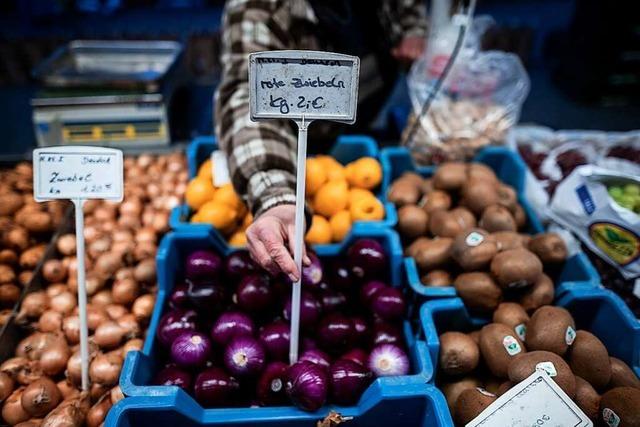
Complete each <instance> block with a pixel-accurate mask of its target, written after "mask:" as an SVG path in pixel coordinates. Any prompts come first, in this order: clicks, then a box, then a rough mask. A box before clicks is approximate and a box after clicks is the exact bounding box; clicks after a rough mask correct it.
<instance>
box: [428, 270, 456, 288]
mask: <svg viewBox="0 0 640 427" xmlns="http://www.w3.org/2000/svg"><path fill="white" fill-rule="evenodd" d="M420 282H421V283H422V284H423V285H424V286H428V287H442V286H451V285H452V284H453V279H452V277H451V275H450V274H449V272H448V271H447V270H431V271H430V272H428V273H427V274H424V275H422V277H421V278H420Z"/></svg>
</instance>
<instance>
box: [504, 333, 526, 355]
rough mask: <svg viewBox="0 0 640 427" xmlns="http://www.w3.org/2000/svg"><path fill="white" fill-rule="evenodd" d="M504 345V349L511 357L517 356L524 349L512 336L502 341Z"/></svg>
mask: <svg viewBox="0 0 640 427" xmlns="http://www.w3.org/2000/svg"><path fill="white" fill-rule="evenodd" d="M502 345H503V346H504V349H505V350H507V353H509V356H515V355H516V354H518V353H520V352H521V351H522V347H520V344H519V343H518V340H516V339H515V338H514V337H512V336H511V335H507V336H506V337H504V338H503V339H502Z"/></svg>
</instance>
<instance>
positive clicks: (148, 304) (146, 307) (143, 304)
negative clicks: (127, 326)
mask: <svg viewBox="0 0 640 427" xmlns="http://www.w3.org/2000/svg"><path fill="white" fill-rule="evenodd" d="M155 303H156V297H155V295H152V294H146V295H142V296H139V297H138V298H136V300H135V301H134V302H133V306H132V307H131V313H133V315H134V316H135V317H136V320H137V321H138V322H141V323H146V322H148V321H149V318H151V315H152V314H153V307H154V306H155Z"/></svg>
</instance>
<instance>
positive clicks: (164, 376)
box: [153, 366, 191, 393]
mask: <svg viewBox="0 0 640 427" xmlns="http://www.w3.org/2000/svg"><path fill="white" fill-rule="evenodd" d="M153 383H154V384H156V385H175V386H178V387H180V388H181V389H183V390H184V391H186V392H187V393H188V392H189V390H191V374H190V373H189V372H187V371H183V370H182V369H180V368H178V367H176V366H167V367H165V368H162V369H161V370H160V372H158V373H157V374H156V376H155V378H154V380H153Z"/></svg>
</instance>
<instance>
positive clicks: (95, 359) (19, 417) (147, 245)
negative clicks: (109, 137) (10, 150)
mask: <svg viewBox="0 0 640 427" xmlns="http://www.w3.org/2000/svg"><path fill="white" fill-rule="evenodd" d="M124 164H125V198H124V201H123V202H122V203H119V204H118V203H112V202H105V201H88V202H87V203H86V204H85V244H86V249H87V250H86V257H85V260H86V261H85V265H86V271H87V275H86V276H87V277H86V288H87V296H88V304H87V323H88V329H89V341H90V351H89V352H90V364H89V377H90V381H91V387H90V390H89V391H88V392H87V393H81V392H80V389H79V388H80V382H81V363H80V349H79V342H80V327H79V318H78V307H77V297H76V294H77V279H76V277H77V262H76V241H75V236H74V235H73V234H62V235H60V236H58V238H57V240H56V241H55V242H54V245H55V251H54V256H53V257H52V258H50V259H48V260H46V261H45V262H44V263H43V264H42V270H41V274H42V277H43V279H44V282H45V283H46V285H47V286H46V288H44V289H42V290H36V291H32V292H30V293H28V294H26V295H25V296H24V299H23V301H22V304H21V306H20V309H19V311H18V314H17V316H16V321H17V323H18V324H19V325H20V326H21V327H23V328H24V330H25V333H26V334H25V335H26V336H25V338H23V339H22V340H21V341H20V343H19V344H18V346H17V348H16V349H15V357H13V358H10V359H8V360H6V361H4V363H2V364H0V404H1V406H2V412H1V415H2V418H1V419H0V424H3V423H6V424H9V425H18V424H19V425H21V426H54V425H60V424H64V425H68V426H81V425H86V426H88V427H97V426H99V425H101V424H102V423H103V422H104V419H105V417H106V414H107V412H108V411H109V409H110V408H111V406H112V405H113V404H114V403H116V402H117V401H118V400H119V399H122V398H123V395H122V392H121V391H120V388H119V386H118V378H119V375H120V370H121V368H122V363H123V361H124V358H125V356H126V353H127V352H129V351H132V350H139V349H141V348H142V345H143V339H144V336H145V333H146V328H147V326H148V323H149V319H150V317H151V314H152V312H153V308H154V304H155V294H156V265H155V254H156V249H157V244H158V242H159V240H160V238H161V237H162V235H163V234H164V233H165V232H166V231H167V230H168V217H169V212H170V209H171V208H172V207H173V206H175V205H176V204H178V203H179V202H180V200H181V198H182V196H183V194H184V189H185V188H186V181H187V172H186V162H185V159H184V156H183V155H182V154H177V153H175V154H169V155H164V156H155V157H154V156H150V155H141V156H139V157H136V158H126V159H125V162H124ZM25 173H26V172H25ZM29 180H32V177H31V175H30V172H29ZM0 182H1V184H0V197H1V195H2V194H5V193H4V192H3V191H4V186H5V184H4V181H2V180H0ZM25 185H26V184H25ZM11 197H13V196H11ZM2 204H3V203H2V200H0V205H2ZM36 206H39V205H36ZM32 209H35V208H32ZM1 213H2V208H0V214H1ZM2 225H3V224H2V223H1V221H0V230H3V229H2ZM45 248H46V246H43V248H42V249H41V251H40V252H39V253H38V254H33V256H34V258H35V255H37V258H38V259H37V261H36V262H35V263H34V264H33V266H34V267H35V264H37V263H38V262H39V261H40V258H42V255H43V254H44V249H45ZM25 250H26V251H29V250H32V249H27V246H25ZM1 255H2V251H0V279H2V275H3V274H8V272H6V271H5V270H4V269H3V267H2V265H3V264H2V257H1ZM21 256H24V252H23V253H22V255H21ZM2 293H3V292H2V289H1V285H0V304H1V300H2ZM19 295H20V292H18V296H19ZM0 314H2V313H0ZM0 320H2V316H0ZM21 423H22V424H21Z"/></svg>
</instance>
